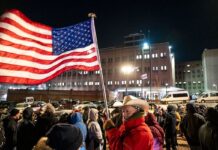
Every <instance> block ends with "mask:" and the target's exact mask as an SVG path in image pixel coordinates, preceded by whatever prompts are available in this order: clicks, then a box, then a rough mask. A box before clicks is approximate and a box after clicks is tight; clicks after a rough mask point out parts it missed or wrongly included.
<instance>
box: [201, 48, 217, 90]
mask: <svg viewBox="0 0 218 150" xmlns="http://www.w3.org/2000/svg"><path fill="white" fill-rule="evenodd" d="M202 64H203V73H204V81H205V82H204V86H205V91H211V90H212V91H215V90H216V91H217V85H218V49H205V50H204V51H203V54H202Z"/></svg>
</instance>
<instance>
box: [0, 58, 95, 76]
mask: <svg viewBox="0 0 218 150" xmlns="http://www.w3.org/2000/svg"><path fill="white" fill-rule="evenodd" d="M95 61H97V57H96V56H94V57H92V58H90V59H64V60H62V61H60V62H59V63H57V64H55V65H53V66H51V67H50V68H47V69H44V68H42V69H40V68H37V67H38V66H36V67H35V66H34V67H32V66H27V65H26V66H20V65H16V64H7V63H0V65H2V67H1V68H2V69H5V70H14V71H28V72H33V73H37V74H44V73H49V72H51V71H52V70H54V69H55V68H58V66H60V65H62V64H67V63H69V62H75V63H77V62H80V63H93V62H95ZM87 65H89V64H87ZM0 74H1V73H0Z"/></svg>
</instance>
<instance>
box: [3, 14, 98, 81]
mask: <svg viewBox="0 0 218 150" xmlns="http://www.w3.org/2000/svg"><path fill="white" fill-rule="evenodd" d="M94 34H95V30H94V24H93V22H92V20H91V19H90V20H88V21H84V22H81V23H79V24H76V25H73V26H69V27H64V28H57V29H55V28H51V27H49V26H46V25H43V24H40V23H36V22H33V21H31V20H29V19H28V18H27V17H26V16H25V15H24V14H22V13H21V12H20V11H18V10H11V11H8V12H6V13H5V14H3V15H2V16H1V20H0V82H4V83H14V84H40V83H43V82H46V81H48V80H50V79H52V78H54V77H56V76H58V75H59V74H61V73H62V72H64V71H67V70H71V69H74V70H86V71H94V70H99V62H98V59H97V56H98V55H97V49H96V47H97V45H96V42H94V40H95V39H94V38H93V37H94V36H93V35H94Z"/></svg>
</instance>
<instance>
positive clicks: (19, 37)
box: [0, 27, 52, 47]
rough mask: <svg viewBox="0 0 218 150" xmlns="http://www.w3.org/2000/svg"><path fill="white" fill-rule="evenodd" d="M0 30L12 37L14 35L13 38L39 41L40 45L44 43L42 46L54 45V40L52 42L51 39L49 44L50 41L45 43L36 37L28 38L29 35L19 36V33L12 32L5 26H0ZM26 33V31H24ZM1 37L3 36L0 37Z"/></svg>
mask: <svg viewBox="0 0 218 150" xmlns="http://www.w3.org/2000/svg"><path fill="white" fill-rule="evenodd" d="M0 32H2V33H4V34H7V35H8V36H10V37H13V38H17V39H19V40H23V41H27V42H28V41H29V42H35V43H37V44H39V45H42V46H46V47H52V42H51V40H50V44H48V43H43V42H42V40H35V39H33V38H31V37H30V36H29V37H30V38H28V37H24V36H19V35H18V34H15V33H14V32H11V31H10V30H8V29H4V28H1V27H0ZM23 34H24V33H23ZM0 38H1V37H0Z"/></svg>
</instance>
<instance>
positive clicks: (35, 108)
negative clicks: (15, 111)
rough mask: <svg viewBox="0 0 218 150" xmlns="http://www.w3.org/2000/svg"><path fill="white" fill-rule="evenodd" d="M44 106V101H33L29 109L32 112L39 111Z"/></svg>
mask: <svg viewBox="0 0 218 150" xmlns="http://www.w3.org/2000/svg"><path fill="white" fill-rule="evenodd" d="M45 105H46V102H44V101H34V102H33V103H32V104H31V107H32V108H33V111H39V110H40V109H41V108H42V107H43V106H45Z"/></svg>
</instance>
